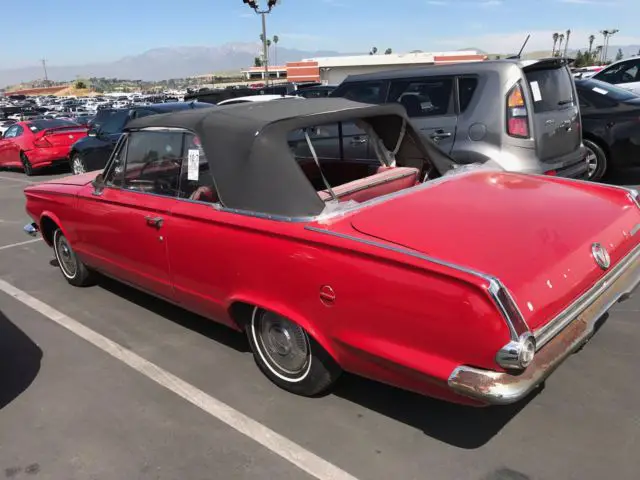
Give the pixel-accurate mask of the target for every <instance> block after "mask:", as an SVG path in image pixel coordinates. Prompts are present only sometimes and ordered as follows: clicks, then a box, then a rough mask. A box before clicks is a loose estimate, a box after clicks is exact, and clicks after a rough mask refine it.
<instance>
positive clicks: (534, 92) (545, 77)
mask: <svg viewBox="0 0 640 480" xmlns="http://www.w3.org/2000/svg"><path fill="white" fill-rule="evenodd" d="M525 75H526V77H527V80H528V82H529V87H530V89H531V96H532V97H533V111H534V112H535V113H542V112H550V111H554V110H562V109H564V108H567V107H569V106H571V105H574V104H575V100H576V99H575V97H574V95H573V79H572V78H571V75H570V73H569V71H568V70H567V68H566V67H564V66H562V67H554V68H539V69H533V70H529V71H525Z"/></svg>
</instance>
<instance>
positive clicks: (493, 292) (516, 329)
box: [304, 226, 528, 341]
mask: <svg viewBox="0 0 640 480" xmlns="http://www.w3.org/2000/svg"><path fill="white" fill-rule="evenodd" d="M304 228H305V230H308V231H311V232H316V233H321V234H324V235H330V236H333V237H337V238H342V239H345V240H352V241H354V242H358V243H363V244H365V245H369V246H371V247H377V248H382V249H384V250H388V251H391V252H396V253H400V254H402V255H408V256H410V257H414V258H419V259H420V260H425V261H427V262H430V263H433V264H436V265H440V266H442V267H447V268H451V269H452V270H456V271H458V272H462V273H466V274H468V275H473V276H475V277H478V278H481V279H482V280H485V281H486V282H488V284H489V286H488V289H487V291H488V292H489V295H490V296H491V298H492V300H493V302H494V303H495V304H496V306H497V307H498V311H499V312H500V314H501V315H502V317H503V319H504V321H505V323H506V324H507V327H508V328H509V336H510V337H511V340H513V341H517V340H518V339H519V338H520V335H522V334H523V333H526V331H528V327H527V326H526V323H525V321H524V317H522V318H521V319H516V320H515V321H514V319H513V318H511V315H510V314H509V309H508V308H507V306H506V305H504V303H503V302H502V300H501V299H500V293H501V292H504V293H505V295H506V296H507V299H508V300H509V301H511V302H512V304H513V305H512V306H513V307H514V308H515V309H516V311H517V312H518V313H519V312H520V310H519V309H518V306H517V305H516V303H515V302H514V301H513V298H512V297H511V295H510V294H509V292H508V290H507V289H506V288H505V286H504V285H503V284H502V282H501V281H500V279H498V278H497V277H494V276H493V275H489V274H487V273H484V272H480V271H478V270H474V269H473V268H469V267H465V266H463V265H457V264H455V263H452V262H448V261H446V260H441V259H439V258H435V257H431V256H429V255H425V254H423V253H420V252H417V251H415V250H411V249H409V248H405V247H400V246H395V245H389V244H385V243H381V242H378V241H375V240H368V239H365V238H360V237H355V236H353V235H348V234H345V233H339V232H332V231H330V230H325V229H322V228H317V227H312V226H306V227H304ZM520 315H522V314H520ZM516 322H518V324H516ZM520 322H521V323H520ZM523 325H524V328H526V331H523Z"/></svg>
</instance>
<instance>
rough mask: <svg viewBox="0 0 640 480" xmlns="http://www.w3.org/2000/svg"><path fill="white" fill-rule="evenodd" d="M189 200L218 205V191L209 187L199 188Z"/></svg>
mask: <svg viewBox="0 0 640 480" xmlns="http://www.w3.org/2000/svg"><path fill="white" fill-rule="evenodd" d="M189 200H195V201H196V202H208V203H217V202H218V201H219V198H218V194H217V193H216V191H215V190H214V189H213V188H211V187H207V186H202V187H198V188H197V189H196V190H195V191H194V192H193V193H192V194H191V195H190V196H189Z"/></svg>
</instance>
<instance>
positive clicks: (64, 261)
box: [56, 235, 77, 277]
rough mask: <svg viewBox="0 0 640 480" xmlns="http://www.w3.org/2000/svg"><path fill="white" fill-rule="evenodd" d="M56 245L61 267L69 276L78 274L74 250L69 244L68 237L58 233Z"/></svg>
mask: <svg viewBox="0 0 640 480" xmlns="http://www.w3.org/2000/svg"><path fill="white" fill-rule="evenodd" d="M56 247H57V248H56V250H57V252H58V261H59V262H60V267H61V268H62V269H63V270H64V271H65V273H66V274H67V275H68V276H70V277H73V276H74V275H75V274H76V269H77V266H76V261H75V257H74V256H73V250H71V246H69V243H68V242H67V239H66V238H65V237H64V236H63V235H58V238H57V239H56Z"/></svg>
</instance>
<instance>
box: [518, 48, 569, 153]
mask: <svg viewBox="0 0 640 480" xmlns="http://www.w3.org/2000/svg"><path fill="white" fill-rule="evenodd" d="M523 70H524V73H525V76H526V78H527V83H528V85H529V91H530V93H531V98H532V100H533V127H534V129H533V132H534V135H533V137H534V139H535V143H536V153H537V155H538V157H539V158H540V160H542V161H543V162H546V163H554V162H555V161H556V160H558V159H561V158H562V157H565V156H566V155H569V154H571V153H572V152H575V151H576V150H577V149H578V148H579V147H580V143H581V132H580V114H579V110H578V101H577V96H576V93H575V90H574V86H573V79H572V78H571V73H570V72H569V70H568V68H567V67H566V66H565V64H564V61H563V60H561V59H556V60H543V61H538V62H535V63H532V64H529V65H527V66H525V67H524V68H523Z"/></svg>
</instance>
